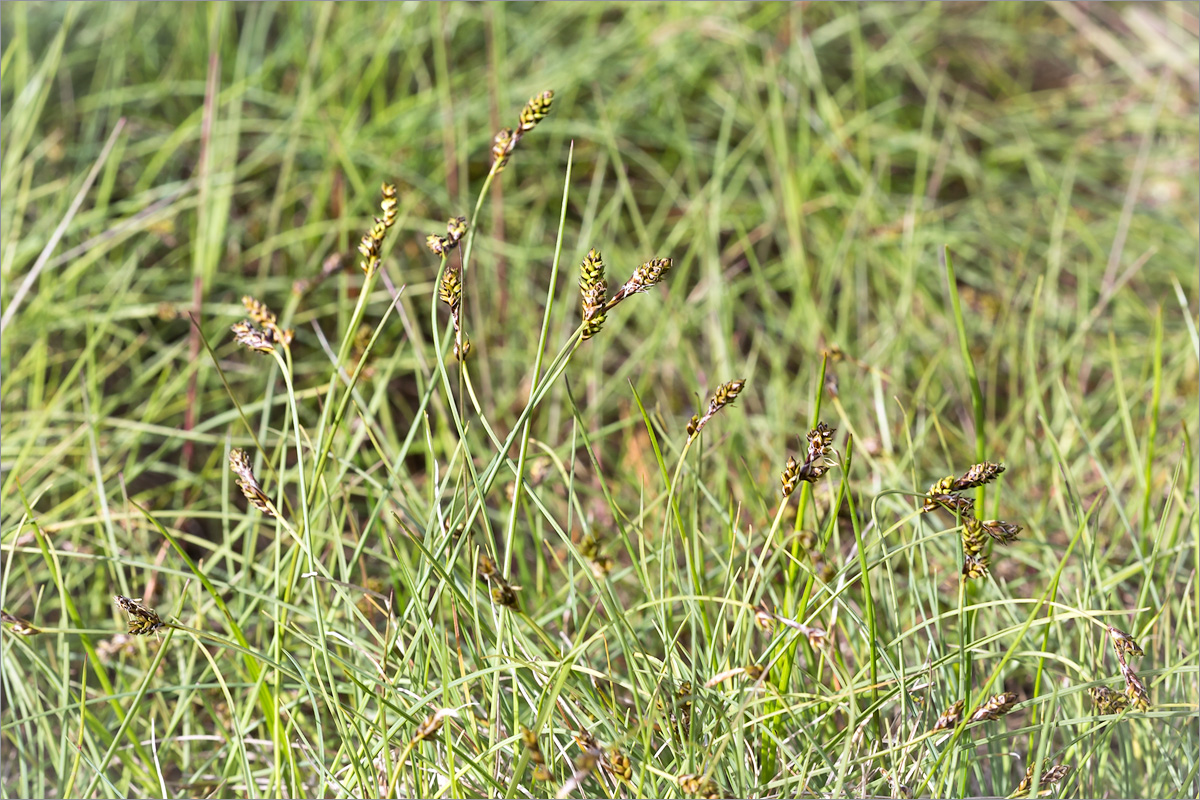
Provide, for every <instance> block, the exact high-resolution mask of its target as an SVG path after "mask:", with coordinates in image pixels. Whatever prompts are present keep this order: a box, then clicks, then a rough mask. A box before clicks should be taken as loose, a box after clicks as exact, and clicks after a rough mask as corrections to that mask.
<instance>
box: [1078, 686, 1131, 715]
mask: <svg viewBox="0 0 1200 800" xmlns="http://www.w3.org/2000/svg"><path fill="white" fill-rule="evenodd" d="M1088 694H1089V695H1091V697H1092V703H1094V704H1095V706H1096V710H1097V711H1099V712H1100V713H1101V714H1120V713H1121V712H1122V711H1124V710H1125V709H1126V708H1127V707H1128V706H1129V698H1128V697H1126V696H1125V695H1123V694H1121V693H1120V692H1114V691H1113V690H1112V689H1110V688H1108V687H1107V686H1093V687H1091V688H1090V689H1088Z"/></svg>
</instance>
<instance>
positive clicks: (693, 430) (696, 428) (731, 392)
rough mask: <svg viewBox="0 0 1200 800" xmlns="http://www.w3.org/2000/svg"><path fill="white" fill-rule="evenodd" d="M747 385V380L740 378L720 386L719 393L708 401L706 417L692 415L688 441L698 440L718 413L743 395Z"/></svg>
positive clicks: (688, 428)
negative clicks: (705, 427) (702, 431)
mask: <svg viewBox="0 0 1200 800" xmlns="http://www.w3.org/2000/svg"><path fill="white" fill-rule="evenodd" d="M745 385H746V379H745V378H739V379H738V380H735V381H729V382H728V383H723V384H721V385H720V386H718V387H717V393H716V394H715V395H713V397H712V399H711V400H709V401H708V410H707V411H705V412H704V416H702V417H698V416H696V415H694V414H693V415H692V419H691V421H690V422H689V423H688V426H687V432H688V439H694V438H696V436H697V435H698V434H699V433H700V431H701V430H702V429H703V428H704V426H705V425H707V424H708V421H709V420H710V419H712V418H713V416H714V415H715V414H716V413H717V412H718V411H720V410H721V409H722V408H724V407H725V406H727V405H731V404H732V403H733V401H734V400H736V399H737V396H738V394H740V393H741V391H742V387H743V386H745Z"/></svg>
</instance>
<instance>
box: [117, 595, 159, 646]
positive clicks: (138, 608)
mask: <svg viewBox="0 0 1200 800" xmlns="http://www.w3.org/2000/svg"><path fill="white" fill-rule="evenodd" d="M113 600H114V601H115V602H116V604H117V605H118V606H120V607H121V608H122V609H123V610H124V611H125V613H127V614H129V632H130V633H131V634H132V635H134V636H146V635H147V634H151V633H154V632H155V631H157V630H159V629H160V628H162V627H163V626H164V624H165V623H164V622H163V621H162V618H161V617H159V616H158V614H157V613H155V612H154V610H153V609H150V608H146V607H145V606H144V605H142V604H141V603H139V602H138V601H137V600H133V599H131V598H129V597H125V596H124V595H120V594H118V595H113Z"/></svg>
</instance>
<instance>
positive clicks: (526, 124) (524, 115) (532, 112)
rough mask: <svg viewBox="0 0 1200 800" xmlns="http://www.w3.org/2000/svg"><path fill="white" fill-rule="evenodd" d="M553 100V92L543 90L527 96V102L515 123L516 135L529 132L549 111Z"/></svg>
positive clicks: (519, 135)
mask: <svg viewBox="0 0 1200 800" xmlns="http://www.w3.org/2000/svg"><path fill="white" fill-rule="evenodd" d="M553 102H554V92H552V91H549V90H547V91H544V92H542V93H541V94H535V95H534V96H533V97H531V98H529V102H528V103H526V104H525V107H524V108H522V109H521V117H520V122H519V124H518V125H517V130H516V136H517V137H521V136H524V135H525V134H527V133H529V132H530V131H531V130H533V129H534V127H535V126H536V125H537V124H538V123H539V122H541V121H542V120H543V119H545V118H546V115H547V114H549V113H550V105H551V104H552V103H553Z"/></svg>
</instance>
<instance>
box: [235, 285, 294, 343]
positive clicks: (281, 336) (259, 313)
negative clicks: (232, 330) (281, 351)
mask: <svg viewBox="0 0 1200 800" xmlns="http://www.w3.org/2000/svg"><path fill="white" fill-rule="evenodd" d="M242 305H243V306H245V308H246V313H247V314H248V315H249V316H250V320H251V321H252V322H254V323H255V324H257V325H258V326H259V327H261V328H262V329H263V330H264V331H265V332H266V333H267V334H268V335H269V336H270V337H271V340H272V341H273V342H274V343H275V344H281V345H283V346H284V347H286V346H288V345H290V344H291V343H292V337H293V336H294V335H295V331H293V330H292V329H291V328H286V329H285V328H280V327H279V324H278V323H279V321H278V319H277V318H276V316H275V314H274V312H272V311H271V309H269V308H267V305H266V303H263V302H262V301H260V300H256V299H255V298H253V297H251V296H250V295H248V294H247V295H242ZM243 324H244V323H243Z"/></svg>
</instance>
